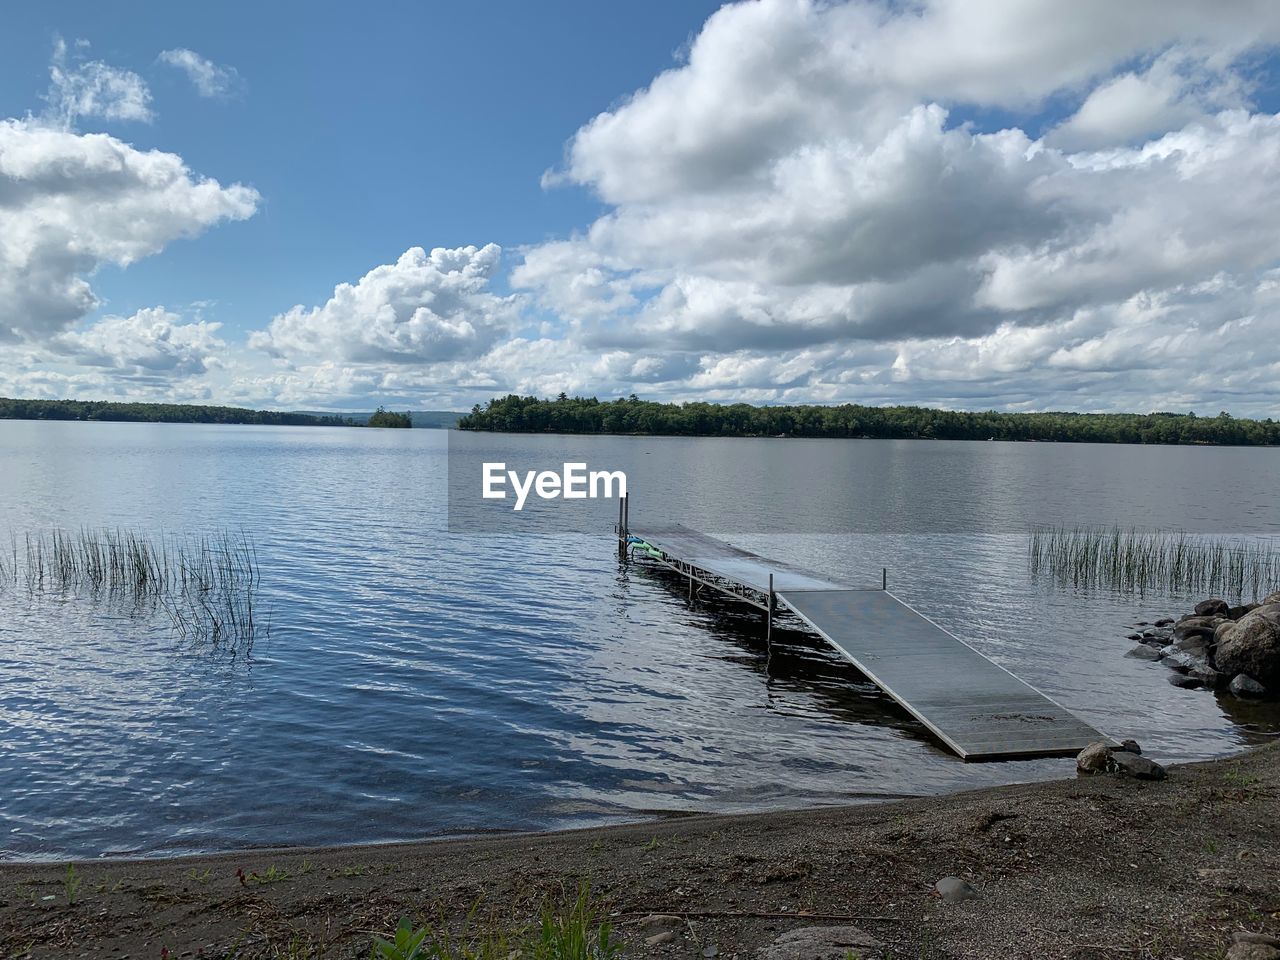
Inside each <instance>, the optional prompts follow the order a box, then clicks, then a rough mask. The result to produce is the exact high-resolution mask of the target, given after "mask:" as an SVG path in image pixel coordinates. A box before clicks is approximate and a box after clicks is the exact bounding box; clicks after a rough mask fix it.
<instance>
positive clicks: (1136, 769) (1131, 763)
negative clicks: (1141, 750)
mask: <svg viewBox="0 0 1280 960" xmlns="http://www.w3.org/2000/svg"><path fill="white" fill-rule="evenodd" d="M1107 772H1108V773H1114V774H1116V775H1117V776H1121V777H1133V778H1134V779H1136V780H1163V779H1164V778H1165V777H1167V776H1168V774H1167V773H1166V772H1165V769H1164V767H1162V766H1160V764H1158V763H1156V762H1155V761H1154V760H1148V759H1147V758H1146V757H1144V756H1141V755H1140V754H1136V753H1129V751H1127V750H1113V751H1112V752H1111V756H1109V757H1108V758H1107Z"/></svg>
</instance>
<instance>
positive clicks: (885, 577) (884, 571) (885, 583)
mask: <svg viewBox="0 0 1280 960" xmlns="http://www.w3.org/2000/svg"><path fill="white" fill-rule="evenodd" d="M880 589H881V590H888V589H889V568H888V567H881V568H880Z"/></svg>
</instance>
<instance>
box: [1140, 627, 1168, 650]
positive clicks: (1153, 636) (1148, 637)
mask: <svg viewBox="0 0 1280 960" xmlns="http://www.w3.org/2000/svg"><path fill="white" fill-rule="evenodd" d="M1172 637H1173V630H1172V629H1171V628H1170V627H1155V628H1154V629H1151V630H1144V631H1143V632H1142V641H1143V643H1149V642H1152V641H1159V642H1160V643H1161V645H1162V646H1163V645H1164V644H1166V643H1168V642H1169V640H1170V639H1171V638H1172Z"/></svg>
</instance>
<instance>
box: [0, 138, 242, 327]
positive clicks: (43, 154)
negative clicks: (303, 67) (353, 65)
mask: <svg viewBox="0 0 1280 960" xmlns="http://www.w3.org/2000/svg"><path fill="white" fill-rule="evenodd" d="M258 202H259V197H258V194H257V192H256V191H254V190H253V189H251V188H250V187H246V186H243V185H241V184H232V185H230V186H223V185H222V184H220V183H218V182H217V181H216V180H212V179H208V178H205V177H200V176H198V175H196V174H194V173H193V172H192V171H191V170H190V169H188V167H187V166H186V164H185V163H183V161H182V158H181V157H179V156H177V155H176V154H172V153H164V152H162V151H158V150H146V151H143V150H138V149H136V148H134V147H132V146H130V145H129V144H127V143H124V142H122V141H120V140H117V139H116V138H114V137H112V136H109V135H107V134H103V133H86V134H79V133H73V132H71V131H69V130H63V129H59V128H56V127H51V126H48V125H45V124H42V123H40V122H38V121H35V120H31V119H26V120H14V119H10V120H4V121H0V340H14V339H43V338H47V337H49V336H52V335H54V334H57V333H59V332H61V331H63V330H64V329H66V328H67V327H68V326H70V325H71V324H73V323H75V322H76V321H78V320H80V319H81V318H82V317H84V316H85V315H86V314H88V313H89V312H90V311H92V310H93V309H94V308H95V307H97V305H98V297H97V296H96V295H95V294H94V292H93V289H92V287H91V285H90V282H89V279H88V278H89V277H90V276H91V275H92V273H93V272H94V271H95V270H96V269H98V268H99V267H100V266H102V265H104V264H115V265H117V266H127V265H128V264H130V263H133V262H134V261H136V260H139V259H141V258H143V257H147V256H151V255H152V254H155V253H158V252H160V251H161V250H162V249H164V247H165V246H167V245H168V244H169V243H171V242H172V241H174V240H177V239H179V238H181V237H192V236H195V235H197V234H199V233H202V232H203V231H205V230H206V229H208V228H209V227H211V226H213V225H214V224H216V223H219V222H221V221H224V220H243V219H245V218H247V217H249V216H251V215H252V214H253V213H254V211H255V210H256V209H257V205H258Z"/></svg>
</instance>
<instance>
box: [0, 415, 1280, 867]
mask: <svg viewBox="0 0 1280 960" xmlns="http://www.w3.org/2000/svg"><path fill="white" fill-rule="evenodd" d="M448 437H449V435H448V434H446V433H445V432H443V431H434V430H414V431H374V430H356V429H340V428H289V427H216V426H196V425H191V426H188V425H165V424H154V425H153V424H97V423H31V422H13V421H9V422H5V421H0V537H4V538H6V539H5V542H6V543H7V531H12V532H13V533H14V534H15V535H16V536H18V537H19V538H21V537H22V536H23V535H24V534H26V533H28V532H31V533H34V532H38V531H40V530H48V529H51V528H64V529H72V530H74V529H78V528H81V527H88V528H100V527H122V528H128V529H132V530H137V531H141V532H147V533H150V534H153V535H157V536H158V535H161V534H165V533H171V534H188V533H191V534H201V533H211V532H216V531H219V530H224V529H232V530H238V529H244V530H245V531H247V532H249V533H251V534H252V536H253V538H254V540H255V541H256V544H257V547H258V552H259V559H260V561H261V567H262V579H263V588H262V597H261V600H262V602H263V603H265V604H267V605H269V606H270V608H271V621H272V624H271V631H270V635H269V636H267V637H260V638H259V639H258V641H257V643H256V644H255V646H254V648H253V651H252V655H251V656H250V657H249V658H247V659H245V658H238V659H234V660H233V659H230V658H228V657H226V656H224V655H221V654H219V653H217V652H211V651H208V650H192V649H187V648H184V647H183V646H182V645H181V644H178V643H176V642H175V639H174V638H173V637H172V636H171V634H170V631H169V628H168V627H167V625H166V623H165V622H163V621H162V620H161V619H159V618H155V617H148V616H133V615H130V614H129V612H128V611H124V610H119V609H111V608H110V607H109V606H106V605H104V604H103V603H101V602H100V601H97V600H94V599H93V598H91V597H87V596H85V597H77V596H64V595H31V594H29V593H28V592H27V591H26V590H23V589H13V588H12V587H8V588H0V857H7V858H52V857H67V856H76V857H98V856H122V855H146V854H150V855H172V854H179V853H187V852H194V851H210V850H225V849H233V848H243V847H251V846H262V845H292V844H334V843H352V842H368V841H380V840H392V839H409V838H422V837H431V836H439V835H448V834H460V833H473V832H479V831H489V830H531V829H546V828H557V827H568V826H579V825H586V824H595V823H604V822H610V821H615V820H635V819H640V818H644V817H650V816H656V815H662V814H668V813H675V812H691V811H718V812H719V811H746V810H761V809H768V808H774V807H797V806H807V805H816V804H833V803H847V802H858V801H862V800H871V799H877V798H881V797H886V796H889V797H894V796H902V795H919V794H933V793H940V792H946V791H952V790H957V789H963V788H967V787H977V786H983V785H988V784H995V783H1005V782H1011V781H1024V780H1033V779H1038V778H1048V777H1058V776H1063V775H1068V774H1069V773H1070V772H1071V770H1072V764H1071V761H1070V760H1044V761H1019V762H1010V763H996V764H977V765H966V764H964V763H961V762H960V761H958V760H956V759H955V758H953V757H952V756H951V755H949V754H948V753H946V752H944V751H943V750H942V749H941V748H939V747H938V746H937V745H936V744H935V743H934V742H933V741H932V740H931V739H930V738H929V736H928V735H927V733H926V732H925V731H924V729H923V728H922V727H921V726H920V725H919V724H918V723H916V722H915V721H913V720H911V719H910V718H909V717H908V716H907V715H906V714H905V713H904V712H902V711H901V710H900V709H898V708H897V707H896V706H894V705H893V704H892V703H891V702H890V701H889V700H888V699H887V698H885V697H884V696H883V695H881V694H880V693H879V692H878V691H877V690H876V689H875V687H874V686H872V685H871V684H870V683H868V682H866V681H864V680H862V679H860V677H859V675H858V674H857V673H856V672H855V671H854V670H853V669H852V668H851V667H849V666H847V665H846V664H844V663H843V662H842V661H840V660H838V659H837V658H836V657H835V656H833V655H832V654H830V653H828V652H827V651H826V650H824V649H823V648H822V647H821V646H820V645H819V643H818V642H817V641H816V640H814V639H812V638H809V637H808V636H806V635H804V634H802V633H799V632H796V633H788V634H786V635H784V637H783V639H782V641H781V643H780V644H778V645H777V646H775V651H774V657H773V661H772V665H771V668H770V669H769V670H768V671H767V670H766V657H765V646H764V642H763V631H762V626H761V624H760V621H759V618H758V616H756V615H754V614H752V613H748V612H745V611H742V610H735V609H733V608H731V607H726V606H723V605H720V604H714V603H703V604H698V605H694V606H690V605H689V604H688V603H687V602H686V598H685V593H684V589H683V585H681V584H673V583H672V582H671V581H670V580H669V579H668V578H666V577H664V576H662V575H660V574H657V573H654V572H652V571H649V570H646V569H644V568H642V567H641V566H640V565H638V564H632V565H629V566H627V567H625V568H624V567H620V566H619V564H618V562H617V559H616V550H615V543H614V541H613V539H612V537H611V531H610V529H609V528H608V526H607V522H606V523H603V524H602V529H600V530H599V531H598V533H596V534H581V533H574V534H559V535H538V536H532V535H529V534H528V531H525V530H521V529H518V528H515V527H513V528H512V530H511V532H510V533H508V534H506V535H503V534H502V533H497V534H495V533H493V532H491V531H490V530H480V529H476V530H469V529H468V528H467V526H466V524H460V523H457V522H455V523H454V525H453V528H452V530H451V527H450V524H449V523H448V520H447V503H446V495H445V494H446V478H447V468H446V453H447V447H448ZM454 441H455V443H469V444H472V445H473V446H472V447H471V448H469V449H470V451H471V452H472V453H477V452H483V454H484V456H485V458H489V457H490V455H491V454H492V455H493V456H492V458H493V459H502V460H507V461H509V462H511V463H512V464H513V465H514V464H526V465H528V466H534V465H537V464H536V463H535V461H538V462H539V463H541V464H543V465H549V464H559V463H560V462H561V461H562V460H585V461H587V462H589V463H591V464H592V465H593V467H594V466H596V465H597V464H598V465H600V466H602V467H605V466H607V467H609V468H611V469H614V468H620V469H624V470H627V471H628V472H629V473H630V474H632V475H633V478H634V479H633V487H632V489H633V493H634V495H635V496H636V500H637V510H638V511H640V506H641V505H642V504H644V503H645V502H648V503H649V507H648V515H651V516H654V515H656V516H661V517H662V518H663V519H686V520H689V521H691V522H693V523H694V524H695V525H697V526H700V527H701V528H703V529H705V530H706V531H707V532H720V533H723V534H726V535H728V536H729V537H731V538H732V539H733V540H734V541H735V542H738V543H740V544H742V545H744V546H748V547H751V548H754V549H757V550H759V551H760V552H763V553H766V554H768V555H773V556H777V557H779V558H783V559H789V560H792V561H795V562H798V563H801V564H803V565H805V566H808V567H811V568H816V569H818V570H820V571H824V572H827V573H829V574H831V575H833V576H838V577H841V578H843V579H849V580H855V581H861V582H876V581H878V579H879V574H880V568H881V567H882V566H887V567H888V568H889V570H890V582H891V586H892V587H893V588H894V590H895V592H897V593H898V594H899V595H900V596H902V597H903V598H904V599H906V600H907V601H908V602H910V603H912V604H913V605H914V606H916V607H917V608H918V609H920V610H921V611H922V612H924V613H925V614H927V615H928V616H930V617H931V618H933V619H934V620H936V621H938V622H939V623H941V624H942V625H943V626H945V627H947V628H948V629H950V630H952V631H953V632H954V633H956V634H958V635H959V636H961V637H963V638H965V639H967V640H969V641H970V642H972V643H973V644H974V645H975V646H976V647H978V648H979V649H980V650H982V651H983V652H984V653H986V654H987V655H989V656H990V657H992V658H993V659H995V660H996V661H997V662H999V663H1001V664H1002V665H1004V666H1006V667H1008V668H1009V669H1011V670H1013V671H1014V672H1015V673H1017V674H1019V675H1020V676H1022V677H1024V678H1025V679H1027V680H1028V681H1030V682H1031V683H1033V684H1035V685H1036V686H1038V687H1039V688H1040V689H1042V690H1044V691H1045V692H1046V693H1048V694H1049V695H1050V696H1052V697H1054V698H1055V699H1057V700H1058V701H1059V702H1061V703H1062V704H1063V705H1064V706H1066V707H1068V708H1069V709H1071V710H1073V711H1075V712H1077V713H1078V714H1079V715H1080V716H1081V717H1083V718H1084V719H1086V720H1088V721H1089V722H1091V723H1093V724H1094V725H1096V726H1097V727H1099V728H1101V729H1102V730H1104V731H1106V732H1107V733H1109V734H1112V735H1116V736H1121V737H1125V736H1133V737H1136V738H1137V739H1138V740H1139V741H1141V742H1142V744H1143V746H1144V748H1145V749H1146V751H1147V753H1148V754H1150V755H1152V756H1154V757H1156V758H1157V759H1160V760H1169V761H1175V760H1188V759H1199V758H1205V757H1210V756H1217V755H1221V754H1225V753H1230V752H1232V751H1235V750H1239V749H1241V748H1242V747H1243V746H1245V745H1246V744H1248V743H1251V742H1257V741H1259V740H1261V739H1265V738H1267V737H1269V736H1271V735H1272V734H1274V733H1275V732H1276V731H1277V730H1280V716H1278V715H1277V713H1276V711H1275V709H1274V708H1264V707H1249V706H1246V705H1242V704H1240V703H1239V702H1237V701H1234V700H1232V699H1230V698H1227V697H1222V698H1219V697H1216V696H1215V695H1214V694H1211V693H1206V692H1202V691H1184V690H1179V689H1176V688H1174V687H1172V686H1170V685H1169V684H1168V682H1167V678H1168V673H1167V671H1166V670H1165V669H1164V668H1162V667H1160V666H1158V665H1153V664H1149V663H1144V662H1139V661H1135V660H1130V659H1127V658H1125V657H1124V656H1123V654H1124V652H1125V650H1127V649H1128V647H1129V645H1130V644H1129V643H1128V642H1127V641H1126V640H1124V639H1123V637H1124V634H1125V633H1127V632H1129V630H1130V625H1131V624H1132V623H1133V622H1134V621H1135V620H1150V619H1154V618H1156V617H1158V616H1160V615H1164V614H1176V613H1180V612H1183V611H1184V610H1185V609H1186V608H1187V606H1188V604H1189V603H1190V602H1192V601H1194V600H1198V599H1202V598H1200V597H1187V596H1170V595H1167V594H1154V595H1153V594H1148V595H1147V596H1145V597H1134V596H1124V595H1119V594H1114V593H1107V592H1102V593H1098V592H1095V593H1088V594H1086V593H1079V592H1076V591H1073V590H1070V589H1065V588H1062V587H1058V586H1055V585H1053V584H1051V583H1045V582H1037V581H1033V580H1032V578H1031V577H1030V575H1029V573H1028V569H1027V560H1026V542H1025V538H1024V537H1023V536H1022V534H1021V531H1024V530H1025V529H1026V525H1027V524H1029V523H1034V522H1042V521H1045V520H1051V521H1065V522H1082V523H1112V522H1120V523H1124V524H1130V523H1138V524H1144V525H1150V526H1163V527H1183V528H1190V529H1201V530H1213V531H1222V532H1231V533H1242V532H1243V533H1249V534H1256V535H1269V534H1275V533H1280V504H1277V502H1276V499H1275V496H1274V491H1275V489H1276V481H1277V478H1280V450H1262V449H1207V448H1168V447H1111V446H1094V445H1057V444H1001V443H934V442H927V441H792V440H775V441H769V440H716V439H709V440H697V439H676V438H670V439H648V438H613V437H591V438H587V437H582V438H572V437H515V436H511V437H508V436H486V437H482V438H481V437H476V438H459V437H457V436H455V437H454ZM641 514H642V515H643V511H641ZM671 514H675V516H671ZM633 525H634V523H633ZM498 529H501V528H500V527H499V528H498Z"/></svg>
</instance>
